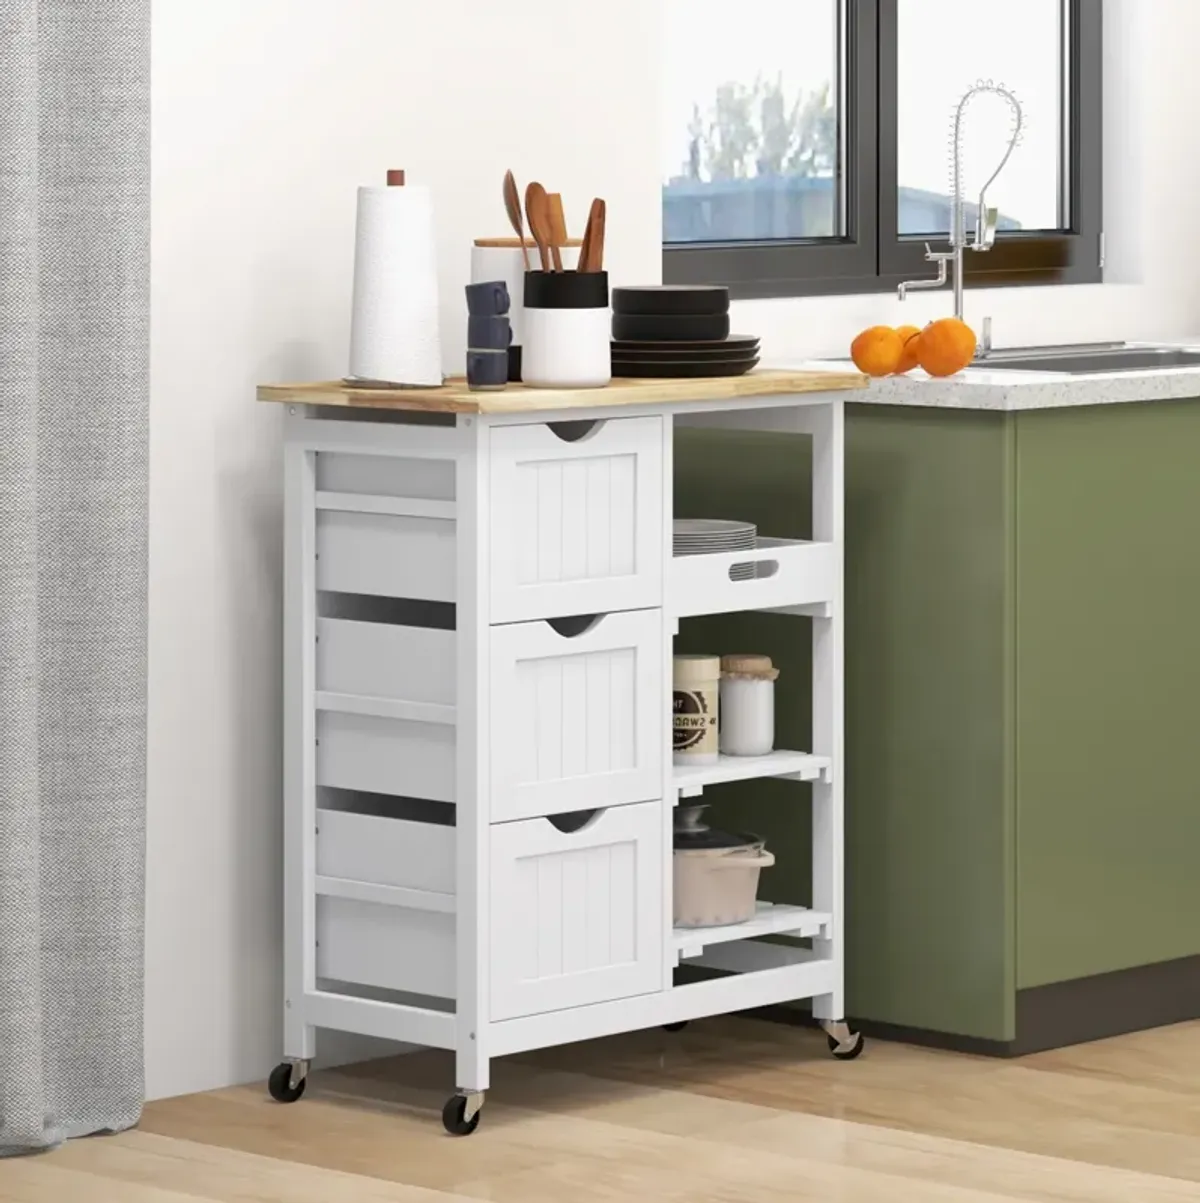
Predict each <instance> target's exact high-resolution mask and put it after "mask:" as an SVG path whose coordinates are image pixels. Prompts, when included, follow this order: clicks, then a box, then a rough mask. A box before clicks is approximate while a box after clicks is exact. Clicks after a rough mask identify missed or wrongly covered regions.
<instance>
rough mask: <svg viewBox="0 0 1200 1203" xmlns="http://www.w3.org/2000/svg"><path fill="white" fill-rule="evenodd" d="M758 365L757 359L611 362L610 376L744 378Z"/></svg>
mask: <svg viewBox="0 0 1200 1203" xmlns="http://www.w3.org/2000/svg"><path fill="white" fill-rule="evenodd" d="M757 363H758V360H757V359H739V360H737V361H736V362H728V361H727V362H717V363H713V362H712V361H711V360H710V361H708V362H707V363H623V362H621V361H620V360H616V359H614V360H613V365H612V374H613V375H614V376H615V377H620V378H622V379H631V380H637V379H639V378H641V379H648V378H650V377H664V376H674V377H685V376H686V377H691V378H693V379H698V378H700V377H703V376H744V375H745V374H746V373H747V372H748V371H750V370H751V368H753V367H754V366H755V365H756V364H757Z"/></svg>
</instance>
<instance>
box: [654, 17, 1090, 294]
mask: <svg viewBox="0 0 1200 1203" xmlns="http://www.w3.org/2000/svg"><path fill="white" fill-rule="evenodd" d="M1101 5H1102V0H1008V2H1007V3H1006V4H1005V5H1003V6H997V5H996V4H994V3H993V2H991V0H741V3H740V4H738V5H736V6H735V5H730V4H729V3H728V0H665V7H666V14H667V47H668V49H667V71H666V76H667V78H666V90H665V104H664V123H665V128H664V131H663V154H664V160H663V188H662V200H663V279H664V280H665V281H666V282H667V283H671V284H689V283H721V284H728V285H729V286H730V290H731V292H732V293H733V295H734V296H740V297H772V296H776V297H781V296H802V295H812V294H819V293H838V292H841V293H851V292H870V291H877V290H878V291H882V290H885V289H891V288H894V287H895V286H896V285H897V284H899V282H900V281H901V280H911V279H921V278H924V277H928V276H932V275H934V274H935V271H936V269H935V266H934V265H932V264H929V263H927V262H926V261H925V257H924V251H925V243H926V242H930V243H932V244H933V246H934V249H935V250H936V249H940V247H944V245H945V243H946V239H947V232H948V230H949V215H950V208H951V205H950V195H951V183H950V178H951V136H950V124H951V119H952V115H953V111H954V107H955V105H956V103H957V101H958V99H959V98H960V97H961V96H962V94H963V93H964V92H966V90H967V89H968V88H969V87H971V86H972V85H973V84H974V83H976V82H977V81H979V80H994V81H996V82H997V83H1003V84H1005V85H1006V86H1008V87H1009V88H1011V89H1012V90H1013V91H1014V92H1015V93H1016V94H1017V97H1018V98H1019V100H1020V101H1021V104H1022V108H1023V111H1024V127H1023V132H1022V137H1021V142H1020V144H1019V145H1018V147H1017V149H1016V151H1015V152H1014V154H1013V156H1012V158H1011V159H1010V160H1009V162H1008V164H1007V166H1006V167H1005V169H1004V171H1003V172H1002V174H1001V175H1000V177H999V178H998V179H997V180H996V182H995V183H994V184H993V185H992V187H991V188H990V189H989V192H988V203H989V205H992V206H996V207H998V208H999V210H1000V221H999V234H998V236H997V239H996V244H995V247H994V248H993V249H992V250H991V251H990V252H988V253H987V254H978V255H976V254H968V255H967V258H966V269H967V282H968V285H970V284H974V285H975V286H980V285H983V286H987V285H997V284H1049V283H1089V282H1095V281H1098V280H1099V279H1100V278H1101V268H1102V259H1103V237H1102V233H1101V231H1102V226H1101V80H1100V72H1101ZM1010 119H1011V114H1010V111H1009V110H1008V108H1007V106H1006V105H1005V104H1004V103H1003V102H1002V101H1001V100H999V99H998V98H996V97H993V96H983V97H979V98H977V99H976V100H975V101H974V102H973V103H972V105H971V107H970V108H969V110H968V112H967V116H966V119H965V122H964V137H963V146H964V156H963V164H964V172H963V183H964V193H965V196H966V198H967V212H966V218H967V229H968V231H973V229H974V213H975V206H974V204H973V203H972V198H977V197H978V193H979V190H980V188H981V187H982V185H983V184H984V183H985V182H986V180H987V178H988V176H990V175H991V173H992V171H993V170H994V169H995V166H996V164H997V163H998V162H999V160H1000V158H1001V156H1002V155H1003V153H1004V148H1005V145H1006V144H1007V137H1008V134H1009V132H1010V129H1011V126H1010Z"/></svg>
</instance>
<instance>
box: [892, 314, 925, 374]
mask: <svg viewBox="0 0 1200 1203" xmlns="http://www.w3.org/2000/svg"><path fill="white" fill-rule="evenodd" d="M896 333H897V334H898V335H900V343H901V345H902V346H903V348H904V350H903V351H902V352H901V354H900V363H899V365H898V366H897V368H896V375H897V376H903V375H904V373H905V372H911V371H912V370H913V368H915V367H916V366H917V343H916V340H917V339H918V338H920V337H921V331H920V328H919V327H917V326H897V327H896Z"/></svg>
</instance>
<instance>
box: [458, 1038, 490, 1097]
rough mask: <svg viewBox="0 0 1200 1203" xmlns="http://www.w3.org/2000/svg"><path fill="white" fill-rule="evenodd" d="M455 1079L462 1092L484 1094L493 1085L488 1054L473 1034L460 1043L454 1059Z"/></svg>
mask: <svg viewBox="0 0 1200 1203" xmlns="http://www.w3.org/2000/svg"><path fill="white" fill-rule="evenodd" d="M454 1080H455V1082H456V1084H457V1085H458V1090H459V1093H460V1094H479V1095H482V1094H483V1092H484V1091H485V1090H487V1089H488V1087H489V1086H490V1085H491V1067H490V1066H489V1064H488V1058H487V1056H486V1055H485V1054H484V1053H483V1052H482V1050H481V1049H480V1048H479V1041H478V1040H476V1039H475V1038H474V1037H473V1036H472V1037H471V1038H470V1039H468V1040H467V1041H466V1042H465V1045H464V1044H463V1043H460V1044H459V1047H458V1052H457V1054H456V1055H455V1059H454Z"/></svg>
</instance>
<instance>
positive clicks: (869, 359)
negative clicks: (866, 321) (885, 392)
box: [850, 326, 904, 376]
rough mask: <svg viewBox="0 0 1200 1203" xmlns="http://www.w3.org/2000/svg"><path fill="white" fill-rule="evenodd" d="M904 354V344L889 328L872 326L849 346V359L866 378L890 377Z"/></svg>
mask: <svg viewBox="0 0 1200 1203" xmlns="http://www.w3.org/2000/svg"><path fill="white" fill-rule="evenodd" d="M903 354H904V344H903V343H902V342H901V341H900V335H898V334H897V333H896V332H895V330H893V329H892V328H891V326H872V327H871V328H870V329H869V330H864V331H863V332H862V333H861V334H860V335H859V336H858V337H857V338H856V339H855V340H854V341H853V342H852V343H851V344H850V358H851V359H853V360H854V366H855V367H856V368H858V370H859V371H860V372H864V373H866V375H868V376H890V375H891V374H892V373H893V372H894V371H895V370H896V367H897V365H898V364H899V363H900V357H901V356H902V355H903Z"/></svg>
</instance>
